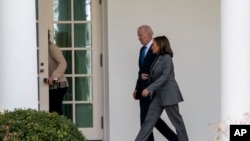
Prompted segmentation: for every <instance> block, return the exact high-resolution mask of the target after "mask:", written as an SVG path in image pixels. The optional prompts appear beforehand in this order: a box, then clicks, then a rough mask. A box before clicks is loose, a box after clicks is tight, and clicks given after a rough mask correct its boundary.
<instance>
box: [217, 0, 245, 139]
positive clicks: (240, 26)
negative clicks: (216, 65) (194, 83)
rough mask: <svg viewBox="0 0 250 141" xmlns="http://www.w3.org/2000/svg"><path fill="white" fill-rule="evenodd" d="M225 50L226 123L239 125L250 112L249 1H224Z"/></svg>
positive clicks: (223, 91)
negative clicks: (244, 115)
mask: <svg viewBox="0 0 250 141" xmlns="http://www.w3.org/2000/svg"><path fill="white" fill-rule="evenodd" d="M221 47H222V50H221V53H222V64H221V65H222V69H221V70H222V72H221V75H222V85H221V86H222V97H221V99H222V120H223V121H225V120H227V119H228V118H231V119H232V121H229V120H227V121H228V122H230V123H229V124H235V123H238V122H239V120H241V119H242V118H243V114H244V113H245V112H249V111H250V1H249V0H221ZM224 140H225V141H227V140H228V139H224Z"/></svg>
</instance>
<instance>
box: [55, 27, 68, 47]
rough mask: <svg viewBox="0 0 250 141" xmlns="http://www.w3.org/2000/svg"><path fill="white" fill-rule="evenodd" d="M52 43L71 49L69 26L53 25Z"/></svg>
mask: <svg viewBox="0 0 250 141" xmlns="http://www.w3.org/2000/svg"><path fill="white" fill-rule="evenodd" d="M54 32H55V34H54V38H55V39H54V43H55V44H57V45H58V46H59V47H71V46H72V45H71V43H72V42H71V24H54Z"/></svg>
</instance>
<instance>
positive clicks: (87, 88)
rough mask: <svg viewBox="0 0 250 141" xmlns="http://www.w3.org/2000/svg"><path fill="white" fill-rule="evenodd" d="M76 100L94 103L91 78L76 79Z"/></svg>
mask: <svg viewBox="0 0 250 141" xmlns="http://www.w3.org/2000/svg"><path fill="white" fill-rule="evenodd" d="M75 100H76V101H92V80H91V77H76V78H75Z"/></svg>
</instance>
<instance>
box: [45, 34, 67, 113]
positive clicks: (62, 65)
mask: <svg viewBox="0 0 250 141" xmlns="http://www.w3.org/2000/svg"><path fill="white" fill-rule="evenodd" d="M48 46H49V49H48V50H49V53H48V54H49V77H48V78H47V79H45V80H44V81H45V83H47V84H48V85H49V112H57V113H58V114H59V115H62V114H63V112H62V102H63V98H64V95H65V94H66V92H67V89H68V86H69V84H68V81H67V79H66V77H65V76H64V72H65V70H66V68H67V62H66V60H65V58H64V56H63V54H62V52H61V50H60V48H59V47H58V46H57V45H55V44H53V43H52V42H51V41H50V31H48Z"/></svg>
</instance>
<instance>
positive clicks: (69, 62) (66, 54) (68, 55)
mask: <svg viewBox="0 0 250 141" xmlns="http://www.w3.org/2000/svg"><path fill="white" fill-rule="evenodd" d="M62 53H63V56H64V58H65V60H66V62H67V68H66V71H65V74H72V51H62Z"/></svg>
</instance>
